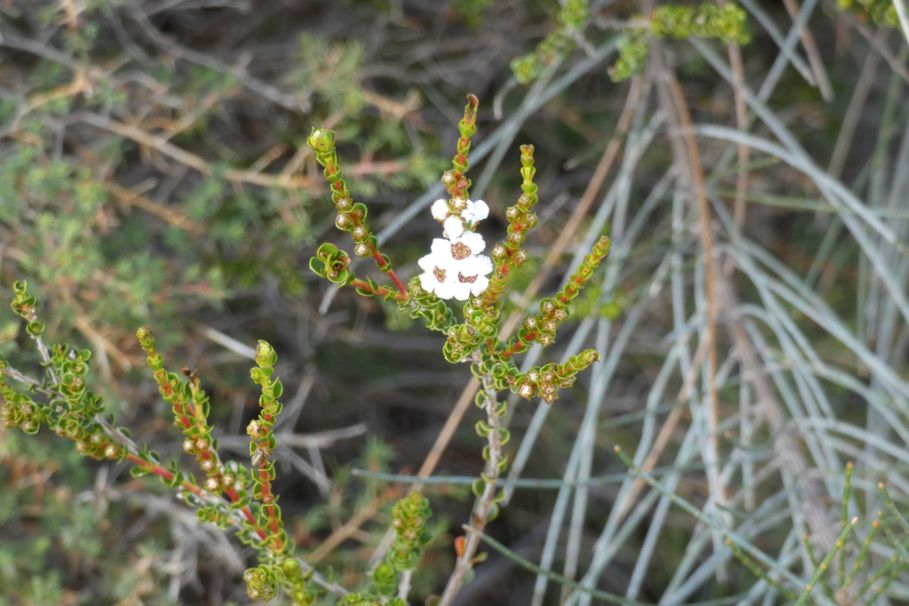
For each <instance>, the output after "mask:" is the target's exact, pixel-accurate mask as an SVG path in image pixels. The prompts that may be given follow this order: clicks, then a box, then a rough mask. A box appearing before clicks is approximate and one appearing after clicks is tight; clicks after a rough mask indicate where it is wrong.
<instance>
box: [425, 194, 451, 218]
mask: <svg viewBox="0 0 909 606" xmlns="http://www.w3.org/2000/svg"><path fill="white" fill-rule="evenodd" d="M429 212H431V213H432V218H433V219H435V220H436V221H444V220H445V217H447V216H448V200H445V199H442V198H439V199H438V200H436V201H435V202H433V203H432V206H431V207H430V209H429Z"/></svg>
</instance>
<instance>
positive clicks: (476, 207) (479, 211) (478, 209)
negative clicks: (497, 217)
mask: <svg viewBox="0 0 909 606" xmlns="http://www.w3.org/2000/svg"><path fill="white" fill-rule="evenodd" d="M467 210H468V212H469V213H470V218H469V221H470V222H471V223H476V222H477V221H482V220H483V219H485V218H486V217H488V216H489V205H487V204H486V202H484V201H483V200H476V201H473V202H468V203H467Z"/></svg>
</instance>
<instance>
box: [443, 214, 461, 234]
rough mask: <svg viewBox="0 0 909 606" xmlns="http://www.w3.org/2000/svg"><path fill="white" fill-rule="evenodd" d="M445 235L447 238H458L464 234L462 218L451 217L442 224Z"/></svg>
mask: <svg viewBox="0 0 909 606" xmlns="http://www.w3.org/2000/svg"><path fill="white" fill-rule="evenodd" d="M442 226H443V228H444V235H445V236H446V237H447V238H451V239H454V238H458V237H460V236H461V234H463V233H464V221H462V220H461V218H460V217H455V216H451V217H448V218H447V219H445V222H444V223H442Z"/></svg>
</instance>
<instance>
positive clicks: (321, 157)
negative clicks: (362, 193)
mask: <svg viewBox="0 0 909 606" xmlns="http://www.w3.org/2000/svg"><path fill="white" fill-rule="evenodd" d="M306 142H307V143H308V144H309V146H310V147H311V148H312V149H313V151H314V152H315V153H316V160H317V161H318V162H319V164H321V165H322V167H323V171H322V172H323V174H324V175H325V179H327V180H328V183H329V187H330V189H331V201H332V202H334V204H335V208H336V209H337V210H338V214H337V216H336V217H335V227H337V228H338V229H340V230H341V231H346V232H349V233H350V235H351V237H352V238H353V241H354V243H355V245H354V253H355V254H356V255H357V256H358V257H369V256H371V255H372V254H373V253H374V252H375V250H376V238H375V236H374V235H373V234H372V232H371V231H370V229H369V225H368V224H367V223H366V205H365V204H362V203H361V202H354V201H353V199H352V198H351V196H350V191H349V190H348V188H347V183H346V182H345V181H344V179H343V178H342V176H341V167H340V166H339V165H338V155H337V152H336V151H335V134H334V132H333V131H331V130H329V129H327V128H317V129H315V130H313V131H312V134H311V135H310V136H309V138H308V139H307V140H306Z"/></svg>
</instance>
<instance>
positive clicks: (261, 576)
mask: <svg viewBox="0 0 909 606" xmlns="http://www.w3.org/2000/svg"><path fill="white" fill-rule="evenodd" d="M243 582H244V583H246V595H248V596H249V598H250V599H251V600H263V601H268V600H270V599H272V598H273V597H275V593H277V591H278V580H277V579H276V578H275V575H274V574H273V573H272V571H271V569H270V568H269V567H267V566H256V567H255V568H247V569H246V571H245V572H244V573H243Z"/></svg>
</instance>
